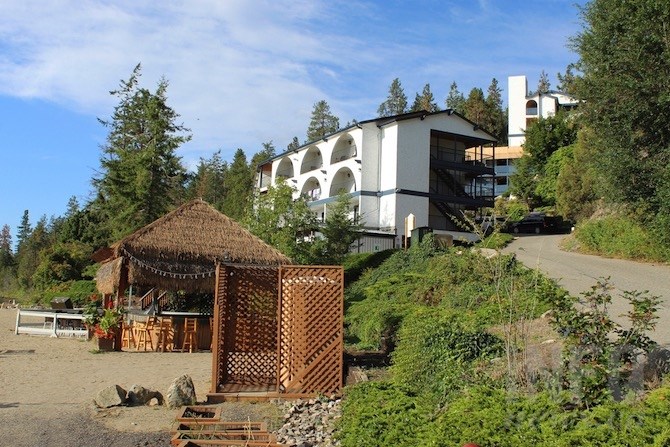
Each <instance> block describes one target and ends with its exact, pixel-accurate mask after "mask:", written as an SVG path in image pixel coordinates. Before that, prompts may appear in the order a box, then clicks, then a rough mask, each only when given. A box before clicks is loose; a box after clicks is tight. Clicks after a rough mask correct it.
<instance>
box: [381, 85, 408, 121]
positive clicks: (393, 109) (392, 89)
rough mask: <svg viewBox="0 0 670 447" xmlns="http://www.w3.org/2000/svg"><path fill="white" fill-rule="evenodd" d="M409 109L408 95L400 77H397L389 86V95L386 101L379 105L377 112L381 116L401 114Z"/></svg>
mask: <svg viewBox="0 0 670 447" xmlns="http://www.w3.org/2000/svg"><path fill="white" fill-rule="evenodd" d="M406 111H407V95H405V91H404V90H403V88H402V85H401V84H400V79H398V78H395V79H394V80H393V82H391V85H390V86H389V95H388V97H387V98H386V101H384V102H383V103H381V104H380V105H379V109H377V114H378V115H379V116H380V117H385V116H394V115H400V114H402V113H405V112H406Z"/></svg>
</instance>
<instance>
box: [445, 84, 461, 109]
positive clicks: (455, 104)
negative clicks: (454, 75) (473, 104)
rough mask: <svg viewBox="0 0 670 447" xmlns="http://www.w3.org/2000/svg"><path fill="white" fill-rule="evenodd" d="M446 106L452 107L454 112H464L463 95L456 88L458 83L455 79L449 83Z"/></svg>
mask: <svg viewBox="0 0 670 447" xmlns="http://www.w3.org/2000/svg"><path fill="white" fill-rule="evenodd" d="M445 103H446V105H447V108H448V109H452V110H453V111H454V112H456V113H460V114H461V115H463V114H464V113H465V96H463V93H461V91H460V90H458V85H457V84H456V81H454V82H452V83H451V87H449V96H447V99H446V101H445Z"/></svg>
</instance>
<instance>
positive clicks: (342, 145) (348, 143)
mask: <svg viewBox="0 0 670 447" xmlns="http://www.w3.org/2000/svg"><path fill="white" fill-rule="evenodd" d="M355 156H356V142H355V141H354V138H353V137H352V136H351V135H349V134H346V135H342V137H340V139H339V140H337V143H336V144H335V147H334V148H333V154H332V156H331V157H330V164H331V165H332V164H335V163H338V162H340V161H344V160H348V159H350V158H354V157H355Z"/></svg>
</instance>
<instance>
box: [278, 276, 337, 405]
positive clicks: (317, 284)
mask: <svg viewBox="0 0 670 447" xmlns="http://www.w3.org/2000/svg"><path fill="white" fill-rule="evenodd" d="M279 275H280V284H281V299H280V309H279V312H280V317H279V319H280V326H279V372H278V382H279V391H280V392H281V393H286V394H315V393H322V394H335V393H339V392H340V390H341V388H342V350H343V296H344V274H343V271H342V268H341V267H308V266H290V267H282V268H281V269H280V272H279Z"/></svg>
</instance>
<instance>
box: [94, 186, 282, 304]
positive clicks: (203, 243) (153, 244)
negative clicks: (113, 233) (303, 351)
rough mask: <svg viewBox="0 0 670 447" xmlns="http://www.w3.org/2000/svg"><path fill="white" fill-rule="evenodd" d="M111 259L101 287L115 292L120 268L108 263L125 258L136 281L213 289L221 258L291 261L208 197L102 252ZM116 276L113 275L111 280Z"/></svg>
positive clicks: (248, 261) (228, 260)
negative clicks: (216, 269)
mask: <svg viewBox="0 0 670 447" xmlns="http://www.w3.org/2000/svg"><path fill="white" fill-rule="evenodd" d="M97 256H98V257H97V259H96V260H98V261H102V259H100V258H106V259H105V261H106V262H105V264H103V266H102V267H101V268H100V270H99V271H98V275H97V276H96V280H97V283H98V289H99V290H100V291H101V292H103V293H111V291H110V286H111V287H112V288H113V287H115V286H118V284H119V281H118V278H119V276H118V275H119V271H120V268H116V267H112V266H107V264H108V263H109V261H111V260H117V261H116V262H119V261H118V260H119V259H121V258H123V260H124V261H123V262H124V264H125V265H127V266H128V280H129V282H130V283H131V284H136V285H147V286H156V287H161V288H166V289H180V290H191V291H208V290H213V288H214V279H213V272H214V269H215V266H216V263H217V262H223V263H239V264H257V265H280V264H289V263H290V262H291V260H290V259H289V258H288V257H286V256H284V255H283V254H282V253H281V252H279V251H278V250H277V249H275V248H273V247H271V246H270V245H268V244H266V243H265V242H263V241H262V240H261V239H259V238H258V237H256V236H254V235H253V234H251V233H250V232H249V231H248V230H247V229H245V228H244V227H242V226H241V225H240V224H239V223H237V222H235V221H234V220H232V219H231V218H229V217H228V216H225V215H224V214H221V213H220V212H218V211H217V210H216V209H214V208H213V207H212V206H210V205H209V204H207V203H206V202H204V201H203V200H200V199H196V200H193V201H191V202H188V203H186V204H184V205H182V206H181V207H179V208H177V209H176V210H174V211H172V212H171V213H169V214H166V215H165V216H163V217H161V218H160V219H158V220H156V221H154V222H152V223H150V224H149V225H147V226H145V227H144V228H141V229H139V230H137V231H136V232H135V233H133V234H131V235H129V236H126V237H125V238H123V239H121V240H120V241H118V242H116V243H115V244H113V245H112V246H111V247H109V248H108V249H106V250H100V251H99V252H98V253H97ZM110 275H111V279H110Z"/></svg>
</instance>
